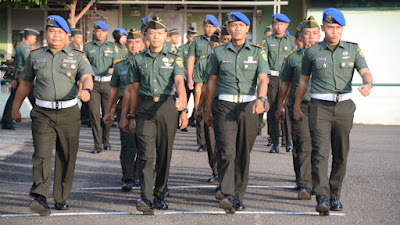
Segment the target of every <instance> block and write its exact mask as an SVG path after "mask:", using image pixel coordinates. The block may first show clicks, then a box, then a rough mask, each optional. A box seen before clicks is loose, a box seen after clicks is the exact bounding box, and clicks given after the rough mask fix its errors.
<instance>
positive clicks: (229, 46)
mask: <svg viewBox="0 0 400 225" xmlns="http://www.w3.org/2000/svg"><path fill="white" fill-rule="evenodd" d="M243 45H244V46H243V47H244V48H247V49H250V42H249V41H248V40H246V41H245V42H244V44H243ZM225 49H231V50H232V51H234V52H236V49H235V47H233V44H232V41H230V42H228V43H226V45H225Z"/></svg>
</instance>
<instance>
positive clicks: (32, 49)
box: [30, 47, 41, 51]
mask: <svg viewBox="0 0 400 225" xmlns="http://www.w3.org/2000/svg"><path fill="white" fill-rule="evenodd" d="M40 48H41V47H37V48H33V49H31V50H30V51H35V50H38V49H40Z"/></svg>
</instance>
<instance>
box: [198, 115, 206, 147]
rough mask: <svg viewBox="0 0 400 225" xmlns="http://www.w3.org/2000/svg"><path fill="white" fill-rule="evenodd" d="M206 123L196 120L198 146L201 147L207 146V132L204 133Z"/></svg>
mask: <svg viewBox="0 0 400 225" xmlns="http://www.w3.org/2000/svg"><path fill="white" fill-rule="evenodd" d="M204 129H205V128H204V121H203V120H200V121H197V120H196V137H197V144H198V145H200V146H205V145H206V137H205V131H204Z"/></svg>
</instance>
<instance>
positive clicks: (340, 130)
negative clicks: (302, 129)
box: [309, 99, 356, 201]
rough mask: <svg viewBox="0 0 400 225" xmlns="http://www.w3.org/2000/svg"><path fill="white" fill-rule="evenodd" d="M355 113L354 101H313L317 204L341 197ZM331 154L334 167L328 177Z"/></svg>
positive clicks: (312, 140)
mask: <svg viewBox="0 0 400 225" xmlns="http://www.w3.org/2000/svg"><path fill="white" fill-rule="evenodd" d="M355 110H356V106H355V104H354V102H353V101H352V100H346V101H342V102H337V103H336V102H331V101H323V100H317V99H311V101H310V106H309V115H310V116H309V125H310V132H311V143H312V153H311V162H312V181H313V185H314V190H315V193H316V196H317V201H318V200H320V199H322V198H324V197H328V199H329V198H340V192H341V188H342V183H343V179H344V176H345V174H346V165H347V155H348V153H349V145H350V131H351V128H352V127H353V118H354V112H355ZM331 149H332V152H330V151H331ZM329 153H331V154H332V168H331V174H330V177H329V178H328V159H329Z"/></svg>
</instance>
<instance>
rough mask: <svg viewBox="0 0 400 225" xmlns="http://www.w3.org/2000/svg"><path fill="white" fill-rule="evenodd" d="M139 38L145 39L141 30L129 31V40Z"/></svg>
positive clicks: (132, 29)
mask: <svg viewBox="0 0 400 225" xmlns="http://www.w3.org/2000/svg"><path fill="white" fill-rule="evenodd" d="M137 38H143V35H142V33H141V32H140V30H137V29H136V28H131V29H130V30H129V31H128V37H127V39H137Z"/></svg>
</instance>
